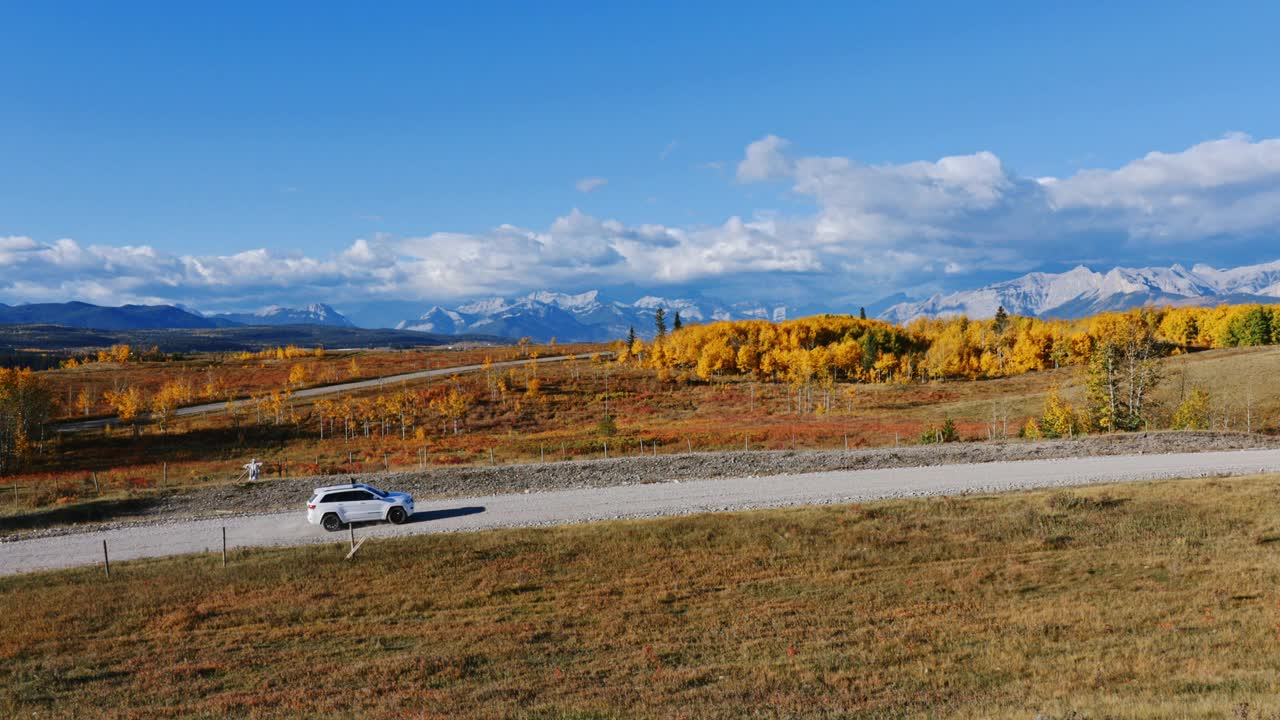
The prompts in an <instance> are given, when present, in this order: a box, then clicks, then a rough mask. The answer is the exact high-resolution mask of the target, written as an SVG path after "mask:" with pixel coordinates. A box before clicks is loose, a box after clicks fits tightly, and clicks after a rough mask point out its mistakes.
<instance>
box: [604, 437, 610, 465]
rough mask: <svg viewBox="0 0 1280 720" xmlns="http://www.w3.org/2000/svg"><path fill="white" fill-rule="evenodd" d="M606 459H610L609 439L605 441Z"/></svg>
mask: <svg viewBox="0 0 1280 720" xmlns="http://www.w3.org/2000/svg"><path fill="white" fill-rule="evenodd" d="M604 459H605V460H608V459H609V441H608V440H605V441H604Z"/></svg>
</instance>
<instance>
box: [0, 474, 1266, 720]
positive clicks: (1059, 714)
mask: <svg viewBox="0 0 1280 720" xmlns="http://www.w3.org/2000/svg"><path fill="white" fill-rule="evenodd" d="M1277 499H1280V477H1255V478H1244V479H1230V480H1225V479H1223V480H1203V481H1179V482H1162V483H1150V484H1141V485H1123V486H1112V487H1096V488H1090V489H1076V490H1071V491H1057V492H1033V493H1021V494H1010V495H1001V496H983V497H970V498H964V499H952V498H940V499H929V500H913V501H893V502H881V503H869V504H864V505H852V506H838V507H825V508H809V509H792V510H774V511H761V512H751V513H740V514H721V515H703V516H696V517H690V518H681V519H663V520H653V521H639V522H617V523H608V524H597V525H589V526H575V527H564V528H555V529H542V530H511V531H500V532H488V533H482V534H470V535H454V536H436V537H417V538H409V539H403V540H394V541H392V540H385V541H384V540H378V541H375V542H374V543H373V544H371V545H368V546H366V548H365V550H364V551H363V553H362V556H361V557H360V558H359V559H358V560H357V561H356V562H355V563H347V562H344V561H343V560H342V559H341V558H342V555H343V548H341V547H340V546H337V545H334V546H328V547H317V548H308V549H293V550H263V551H254V552H248V553H237V554H236V557H234V559H233V563H232V567H231V568H229V569H227V570H223V569H222V568H221V567H220V566H219V565H218V563H217V561H216V559H215V558H213V557H189V558H182V559H175V560H165V561H151V562H139V563H130V564H125V565H121V566H119V567H118V568H116V573H115V576H114V577H113V578H112V579H111V580H109V581H104V580H103V579H102V577H101V574H100V572H98V571H94V570H90V569H84V570H78V571H69V572H61V573H56V574H44V575H31V576H25V577H18V578H7V579H3V580H0V688H2V691H0V693H2V694H0V712H3V713H4V714H5V715H7V716H10V717H17V716H20V715H22V716H26V715H31V714H36V715H40V716H45V715H48V716H63V717H93V716H98V717H120V718H157V717H179V716H181V717H225V716H237V717H239V716H247V717H275V716H282V715H303V714H306V715H310V716H318V717H353V716H359V717H502V716H508V717H536V718H595V717H601V718H604V717H689V718H702V717H711V718H731V717H743V716H754V717H796V718H801V717H812V718H828V717H854V718H857V717H868V718H869V717H920V716H927V717H941V718H973V717H993V718H1004V717H1007V718H1030V717H1035V716H1036V715H1037V714H1040V715H1042V716H1044V717H1047V718H1050V717H1051V718H1066V717H1090V718H1100V717H1111V718H1138V717H1211V718H1263V717H1274V716H1275V715H1273V714H1272V713H1277V712H1280V701H1277V700H1276V697H1277V692H1278V691H1280V637H1278V630H1280V592H1278V591H1277V587H1278V586H1280V583H1278V581H1280V566H1278V565H1277V559H1278V558H1277V553H1280V523H1278V522H1277V521H1276V519H1275V513H1274V507H1275V503H1276V501H1277Z"/></svg>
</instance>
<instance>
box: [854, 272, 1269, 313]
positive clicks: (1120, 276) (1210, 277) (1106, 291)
mask: <svg viewBox="0 0 1280 720" xmlns="http://www.w3.org/2000/svg"><path fill="white" fill-rule="evenodd" d="M1250 301H1253V302H1280V261H1276V262H1271V263H1265V264H1260V265H1249V266H1245V267H1239V268H1233V269H1230V270H1218V269H1215V268H1212V267H1210V266H1208V265H1204V264H1197V265H1195V266H1193V267H1192V269H1190V270H1187V269H1186V268H1185V267H1183V266H1182V265H1172V266H1170V267H1167V268H1166V267H1145V268H1126V267H1113V268H1111V269H1110V270H1108V271H1106V272H1105V273H1100V272H1095V271H1093V270H1091V269H1089V268H1087V267H1085V266H1084V265H1077V266H1076V267H1074V268H1072V269H1071V270H1068V271H1066V272H1062V273H1045V272H1033V273H1028V274H1026V275H1023V276H1021V277H1017V278H1014V279H1012V280H1005V281H1002V282H998V283H993V284H991V285H987V286H984V287H980V288H977V289H974V290H965V291H960V292H954V293H949V294H945V295H943V294H935V295H933V296H931V297H929V298H926V299H924V300H920V301H908V302H900V303H897V304H895V305H893V306H891V307H889V308H887V309H886V310H884V311H883V312H882V313H880V315H879V318H880V319H882V320H888V321H890V322H899V323H905V322H909V321H911V320H913V319H915V318H917V317H947V316H954V315H967V316H969V317H972V318H986V317H991V316H993V315H995V312H996V309H997V308H999V307H1000V306H1003V307H1004V308H1005V310H1007V311H1008V312H1010V313H1013V314H1016V315H1030V316H1036V317H1068V318H1069V317H1081V316H1084V315H1091V314H1093V313H1096V312H1103V311H1106V310H1123V309H1127V308H1131V307H1139V306H1142V305H1146V304H1216V303H1219V302H1250Z"/></svg>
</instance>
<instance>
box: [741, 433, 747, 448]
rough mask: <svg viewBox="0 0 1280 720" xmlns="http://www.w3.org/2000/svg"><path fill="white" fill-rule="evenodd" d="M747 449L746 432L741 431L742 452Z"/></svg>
mask: <svg viewBox="0 0 1280 720" xmlns="http://www.w3.org/2000/svg"><path fill="white" fill-rule="evenodd" d="M746 451H747V434H746V433H742V452H746Z"/></svg>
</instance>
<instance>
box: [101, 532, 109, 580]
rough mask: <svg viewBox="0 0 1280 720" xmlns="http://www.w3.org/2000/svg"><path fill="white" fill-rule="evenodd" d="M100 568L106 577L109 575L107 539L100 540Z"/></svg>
mask: <svg viewBox="0 0 1280 720" xmlns="http://www.w3.org/2000/svg"><path fill="white" fill-rule="evenodd" d="M102 569H103V571H104V572H106V574H107V577H111V557H110V556H109V555H107V541H106V540H103V541H102Z"/></svg>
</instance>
